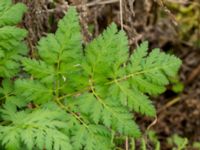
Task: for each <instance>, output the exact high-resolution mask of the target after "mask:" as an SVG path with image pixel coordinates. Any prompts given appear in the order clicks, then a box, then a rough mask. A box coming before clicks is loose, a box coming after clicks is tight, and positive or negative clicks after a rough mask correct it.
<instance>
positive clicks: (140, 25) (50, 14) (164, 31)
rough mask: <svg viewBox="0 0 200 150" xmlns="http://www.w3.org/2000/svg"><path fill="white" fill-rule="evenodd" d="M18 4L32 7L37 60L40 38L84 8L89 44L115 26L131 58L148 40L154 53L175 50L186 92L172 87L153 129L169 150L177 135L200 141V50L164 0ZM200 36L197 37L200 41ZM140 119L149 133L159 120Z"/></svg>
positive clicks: (29, 23) (29, 19)
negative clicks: (71, 10)
mask: <svg viewBox="0 0 200 150" xmlns="http://www.w3.org/2000/svg"><path fill="white" fill-rule="evenodd" d="M17 1H18V2H19V1H20V2H24V3H26V4H27V5H28V7H29V11H28V12H27V13H26V15H25V17H24V22H23V24H22V25H23V26H25V28H27V29H28V31H29V37H28V38H27V43H28V44H29V47H30V48H31V52H30V55H31V56H32V57H34V50H35V46H36V43H37V41H38V39H39V38H40V37H41V36H42V35H45V34H46V33H47V32H54V31H55V30H56V25H57V22H58V20H59V19H60V18H62V16H63V15H64V12H65V11H66V10H67V8H68V7H69V5H75V6H77V8H78V11H79V13H80V22H81V26H82V32H83V35H84V42H85V44H86V43H87V42H89V41H90V40H91V39H93V38H94V37H96V36H97V35H99V34H100V33H101V32H102V30H103V29H105V28H106V26H107V25H108V24H110V23H111V22H113V21H114V22H115V23H116V24H117V25H118V27H119V29H120V28H123V29H124V30H125V31H126V32H127V34H128V37H129V44H130V47H131V50H130V53H131V52H132V49H134V48H135V47H136V46H137V45H138V43H140V42H141V41H142V40H148V41H149V42H150V44H151V47H152V48H154V47H159V48H161V49H162V50H163V51H166V52H169V50H171V51H170V52H171V53H174V54H175V55H176V56H178V57H179V58H181V59H182V61H183V64H182V68H181V71H180V73H179V74H180V80H181V82H182V83H183V84H184V90H183V92H180V93H175V92H173V91H172V89H171V87H169V88H168V90H167V91H166V92H165V93H164V94H163V95H161V96H160V97H157V98H154V99H155V101H154V103H155V104H156V107H157V110H158V113H157V121H156V122H155V123H154V124H152V126H151V129H154V130H155V131H156V132H157V133H158V137H159V140H160V141H161V144H162V147H163V150H165V149H170V147H169V145H167V144H166V138H167V137H169V136H170V135H173V134H174V133H177V134H179V135H181V136H183V137H187V138H188V139H189V141H190V143H192V142H193V141H200V47H197V46H195V45H193V44H191V43H189V42H188V41H183V40H182V39H180V37H179V35H178V31H179V26H178V25H177V22H176V20H175V17H174V14H173V13H172V12H171V11H170V10H169V9H168V8H167V7H166V6H165V4H163V2H162V0H157V1H154V0H148V1H146V0H144V1H141V0H122V5H121V7H120V1H119V0H68V1H64V0H55V1H54V2H53V1H50V0H34V1H32V0H15V2H17ZM186 1H187V0H186ZM191 2H195V0H194V1H191ZM197 2H198V0H197ZM160 14H162V15H163V16H164V17H161V15H160ZM48 18H50V21H49V20H48ZM120 18H121V19H120ZM199 18H200V14H199ZM199 24H200V22H199ZM91 29H92V30H91ZM89 30H90V31H89ZM199 33H200V31H199ZM199 33H198V34H197V35H196V36H199V37H200V35H199ZM138 120H139V122H140V125H141V126H142V128H144V129H145V128H146V127H147V126H148V125H149V124H151V122H153V121H155V120H153V118H150V119H149V118H148V119H138ZM146 120H148V121H146ZM144 122H147V123H149V124H146V123H144Z"/></svg>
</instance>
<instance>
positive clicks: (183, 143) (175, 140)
mask: <svg viewBox="0 0 200 150" xmlns="http://www.w3.org/2000/svg"><path fill="white" fill-rule="evenodd" d="M168 143H170V144H171V145H173V144H174V145H175V146H176V147H174V148H173V150H183V149H185V148H186V147H187V145H188V139H187V138H183V137H181V136H179V135H177V134H174V135H173V136H171V137H170V138H168Z"/></svg>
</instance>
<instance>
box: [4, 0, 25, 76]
mask: <svg viewBox="0 0 200 150" xmlns="http://www.w3.org/2000/svg"><path fill="white" fill-rule="evenodd" d="M25 11H26V7H25V6H24V5H23V4H21V3H19V4H16V5H12V1H11V0H1V1H0V59H1V60H0V77H13V76H15V75H16V74H17V73H18V71H19V67H20V65H19V60H20V59H21V56H22V55H24V54H26V51H27V48H26V46H25V44H24V43H23V42H22V40H23V39H24V38H25V37H26V33H27V32H26V31H25V30H24V29H19V28H17V27H15V25H16V24H17V23H19V22H20V21H21V19H22V15H23V13H24V12H25Z"/></svg>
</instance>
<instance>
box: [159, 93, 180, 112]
mask: <svg viewBox="0 0 200 150" xmlns="http://www.w3.org/2000/svg"><path fill="white" fill-rule="evenodd" d="M180 100H181V98H180V97H176V98H174V99H172V100H171V101H169V102H168V103H167V104H165V105H164V106H163V107H162V108H161V109H159V110H158V114H159V113H161V112H162V111H164V110H165V109H167V108H169V107H171V106H172V105H174V104H176V103H177V102H179V101H180Z"/></svg>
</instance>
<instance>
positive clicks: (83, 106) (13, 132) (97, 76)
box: [0, 5, 181, 150]
mask: <svg viewBox="0 0 200 150" xmlns="http://www.w3.org/2000/svg"><path fill="white" fill-rule="evenodd" d="M0 6H1V5H0ZM2 6H3V5H2ZM9 32H11V31H10V30H9ZM17 33H18V32H17ZM22 35H23V36H24V34H23V33H21V34H20V33H19V35H18V36H22ZM11 39H15V38H11ZM17 39H19V37H18V38H17ZM20 41H21V39H20ZM6 42H7V40H6ZM18 42H19V41H18ZM37 49H38V54H39V58H37V59H30V58H23V59H21V58H20V59H21V62H22V67H23V70H24V73H23V76H21V77H19V78H18V79H16V80H15V81H14V86H11V85H12V82H13V81H11V80H5V81H4V82H3V84H2V88H1V89H0V94H1V95H2V97H1V99H3V100H4V101H5V104H4V105H3V107H2V109H1V113H0V115H1V126H0V141H1V144H2V145H3V146H4V147H5V149H6V150H13V149H20V148H22V147H25V148H24V149H28V150H29V149H30V150H31V149H40V150H42V149H46V150H51V149H53V150H66V149H67V150H70V149H73V150H81V149H85V150H110V149H115V143H114V139H115V137H116V136H120V135H121V136H128V137H139V136H140V134H141V133H140V130H139V127H138V125H137V124H136V122H135V120H134V116H133V113H134V112H138V113H141V114H143V115H147V116H155V114H156V111H155V108H154V106H153V104H152V102H151V101H150V99H149V95H158V94H161V93H162V92H164V90H165V85H167V84H168V83H169V79H170V78H171V77H173V76H175V75H176V73H177V71H178V69H179V67H180V65H181V61H180V60H179V59H178V58H176V57H175V56H172V55H168V54H164V53H162V52H160V51H159V50H158V49H154V50H153V51H152V52H150V53H148V42H143V43H142V44H141V45H140V46H139V47H138V48H137V49H136V50H135V52H134V53H133V54H132V55H131V56H130V57H129V54H128V40H127V36H126V34H125V32H124V31H118V30H117V26H116V25H115V24H111V25H110V26H109V27H108V28H107V29H106V30H105V31H104V32H103V33H102V34H101V35H100V36H99V37H97V38H96V39H94V40H93V41H92V42H91V43H89V44H88V45H86V47H85V48H83V47H82V37H81V31H80V25H79V21H78V14H77V12H76V10H75V8H70V9H69V10H68V13H67V14H66V15H65V17H64V18H63V19H62V20H61V21H60V22H59V24H58V29H57V31H56V33H55V34H48V35H47V36H46V37H43V38H42V39H41V40H40V41H39V43H38V46H37ZM4 51H5V50H4ZM15 51H16V50H15ZM21 51H23V50H21ZM21 51H20V52H21ZM17 56H18V55H17ZM12 58H16V55H14V56H13V54H12ZM17 58H19V57H17ZM9 66H10V65H9ZM11 66H12V65H11Z"/></svg>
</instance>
